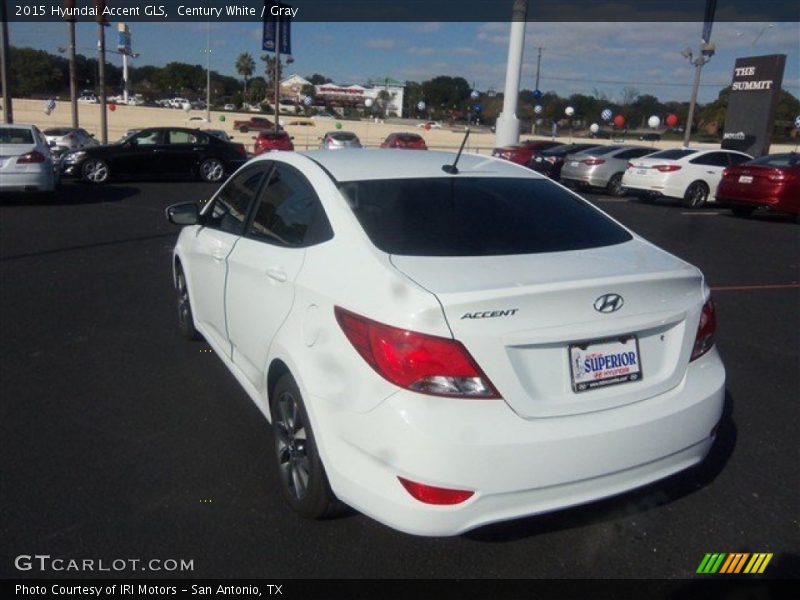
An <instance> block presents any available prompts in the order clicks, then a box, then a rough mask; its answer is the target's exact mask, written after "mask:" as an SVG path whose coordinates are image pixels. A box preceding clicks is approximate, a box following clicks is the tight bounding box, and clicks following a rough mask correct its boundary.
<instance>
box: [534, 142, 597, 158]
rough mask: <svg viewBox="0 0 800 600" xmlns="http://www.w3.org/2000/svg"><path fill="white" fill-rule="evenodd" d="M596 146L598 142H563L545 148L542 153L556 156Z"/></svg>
mask: <svg viewBox="0 0 800 600" xmlns="http://www.w3.org/2000/svg"><path fill="white" fill-rule="evenodd" d="M595 147H597V144H562V145H561V146H555V147H553V148H548V149H547V150H544V151H543V152H542V154H548V155H555V156H557V155H559V154H576V153H578V152H583V151H584V150H588V149H589V148H595Z"/></svg>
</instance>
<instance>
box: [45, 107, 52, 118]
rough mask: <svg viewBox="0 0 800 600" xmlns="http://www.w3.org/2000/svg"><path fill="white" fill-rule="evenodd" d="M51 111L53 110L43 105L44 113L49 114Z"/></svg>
mask: <svg viewBox="0 0 800 600" xmlns="http://www.w3.org/2000/svg"><path fill="white" fill-rule="evenodd" d="M51 112H53V111H51V110H50V109H49V108H47V107H45V109H44V114H46V115H48V116H49V115H50V113H51Z"/></svg>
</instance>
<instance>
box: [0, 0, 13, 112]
mask: <svg viewBox="0 0 800 600" xmlns="http://www.w3.org/2000/svg"><path fill="white" fill-rule="evenodd" d="M6 10H7V7H6V3H5V2H0V88H1V89H0V91H1V92H2V93H3V123H13V122H14V113H13V112H12V106H11V87H10V86H9V84H8V71H9V70H10V68H9V60H10V59H9V54H10V53H9V49H8V16H7V14H6Z"/></svg>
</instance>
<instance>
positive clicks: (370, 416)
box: [311, 349, 725, 536]
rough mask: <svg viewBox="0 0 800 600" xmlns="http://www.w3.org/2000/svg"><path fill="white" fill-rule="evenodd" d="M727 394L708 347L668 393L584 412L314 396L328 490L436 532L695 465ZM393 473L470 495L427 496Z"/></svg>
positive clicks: (614, 490) (414, 397) (402, 526)
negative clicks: (336, 401)
mask: <svg viewBox="0 0 800 600" xmlns="http://www.w3.org/2000/svg"><path fill="white" fill-rule="evenodd" d="M724 395H725V370H724V367H723V365H722V362H721V361H720V359H719V355H718V354H717V352H716V350H715V349H713V350H712V351H710V352H709V353H708V354H706V355H705V356H704V357H702V358H700V359H698V360H697V361H695V362H693V363H692V364H691V365H690V366H689V368H688V370H687V374H686V376H685V378H684V379H683V381H682V382H681V383H680V384H679V385H678V386H677V387H676V388H674V389H672V390H670V391H669V392H666V393H664V394H661V395H659V396H656V397H653V398H649V399H647V400H643V401H640V402H636V403H632V404H629V405H626V406H622V407H618V408H615V409H610V410H604V411H597V412H594V413H587V414H581V415H572V416H563V417H549V418H539V419H523V418H521V417H519V416H518V415H517V414H516V413H514V412H513V411H512V410H511V409H510V408H509V407H508V405H507V404H506V403H505V402H503V401H502V400H457V399H447V398H436V397H430V396H423V395H420V394H415V393H412V392H406V391H398V392H397V393H396V394H395V395H393V396H391V397H390V398H389V399H387V400H386V401H385V402H383V403H382V404H381V405H379V406H378V407H377V408H375V409H374V410H372V411H370V412H368V413H365V414H355V413H351V412H346V411H341V410H336V409H334V408H332V407H331V406H330V405H329V404H327V403H326V402H324V401H322V400H317V399H314V398H312V399H311V400H312V402H313V405H314V407H315V413H316V421H317V422H318V423H320V422H324V427H323V428H322V431H318V434H317V437H318V438H319V439H318V442H319V446H320V450H321V452H322V454H323V460H324V462H325V467H326V470H327V472H328V476H329V480H330V483H331V486H332V489H333V490H334V492H335V493H336V494H337V495H338V496H339V497H340V498H341V499H342V500H343V501H345V502H347V503H348V504H350V505H352V506H353V507H355V508H357V509H358V510H360V511H362V512H363V513H365V514H367V515H370V516H372V517H373V518H375V519H377V520H378V521H381V522H383V523H385V524H387V525H389V526H391V527H394V528H396V529H399V530H402V531H406V532H409V533H414V534H419V535H431V536H434V535H455V534H459V533H462V532H464V531H467V530H470V529H473V528H475V527H479V526H481V525H485V524H488V523H493V522H497V521H502V520H507V519H512V518H517V517H522V516H526V515H534V514H537V513H543V512H547V511H552V510H556V509H560V508H566V507H570V506H574V505H578V504H583V503H587V502H591V501H593V500H598V499H601V498H604V497H607V496H612V495H615V494H619V493H622V492H625V491H628V490H631V489H634V488H637V487H640V486H643V485H646V484H648V483H650V482H653V481H656V480H659V479H662V478H664V477H667V476H669V475H671V474H673V473H676V472H678V471H681V470H683V469H686V468H688V467H690V466H692V465H695V464H697V463H699V462H700V461H702V460H703V458H704V457H705V456H706V454H707V453H708V451H709V449H710V447H711V445H712V443H713V433H712V431H713V430H714V429H715V426H716V425H717V424H718V423H719V420H720V417H721V415H722V408H723V403H724ZM398 476H400V477H404V478H406V479H410V480H412V481H415V482H419V483H423V484H428V485H433V486H438V487H444V488H450V489H458V490H470V491H473V492H474V495H473V496H472V497H471V498H469V499H468V500H467V501H465V502H463V503H462V504H458V505H453V506H434V505H430V504H424V503H422V502H419V501H417V500H415V499H414V498H413V497H412V496H411V495H409V493H408V492H406V490H405V489H404V488H403V486H402V485H401V484H400V482H399V480H398Z"/></svg>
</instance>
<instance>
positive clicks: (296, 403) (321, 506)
mask: <svg viewBox="0 0 800 600" xmlns="http://www.w3.org/2000/svg"><path fill="white" fill-rule="evenodd" d="M271 396H272V401H271V402H270V411H271V413H272V431H273V435H274V438H275V459H276V462H277V464H278V474H279V476H280V484H281V493H282V494H283V497H284V499H285V500H286V502H287V503H288V504H289V506H290V507H291V508H292V510H294V511H295V512H296V513H297V514H299V515H300V516H301V517H304V518H306V519H323V518H327V517H331V516H334V515H335V514H336V513H337V512H339V510H340V508H341V504H340V503H339V501H338V500H337V499H336V496H334V494H333V492H332V491H331V488H330V484H329V483H328V477H327V475H326V474H325V468H324V467H323V466H322V460H321V459H320V456H319V452H318V451H317V444H316V441H315V438H314V433H313V431H312V430H311V422H310V421H309V419H308V413H307V412H306V408H305V405H304V404H303V398H302V396H301V395H300V390H299V389H298V387H297V383H295V380H294V378H293V377H292V376H291V375H290V374H289V373H286V374H284V375H283V376H281V378H280V379H279V380H278V382H277V383H276V384H275V388H274V390H273V392H272V394H271Z"/></svg>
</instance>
